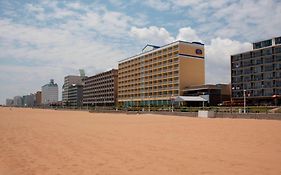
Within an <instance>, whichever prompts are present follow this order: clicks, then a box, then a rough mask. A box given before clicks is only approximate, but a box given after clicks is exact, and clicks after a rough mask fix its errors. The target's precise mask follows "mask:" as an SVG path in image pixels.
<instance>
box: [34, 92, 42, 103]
mask: <svg viewBox="0 0 281 175" xmlns="http://www.w3.org/2000/svg"><path fill="white" fill-rule="evenodd" d="M41 103H42V91H37V92H36V93H35V106H40V105H41Z"/></svg>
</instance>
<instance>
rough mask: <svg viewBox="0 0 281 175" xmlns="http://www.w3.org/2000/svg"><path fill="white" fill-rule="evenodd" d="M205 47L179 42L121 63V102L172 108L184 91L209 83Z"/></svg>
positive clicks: (149, 49)
mask: <svg viewBox="0 0 281 175" xmlns="http://www.w3.org/2000/svg"><path fill="white" fill-rule="evenodd" d="M204 55H205V53H204V44H202V43H199V42H185V41H176V42H173V43H170V44H167V45H164V46H162V47H159V46H153V45H147V46H146V47H145V48H144V49H143V52H142V53H140V54H138V55H135V56H132V57H129V58H127V59H124V60H121V61H119V64H118V102H119V103H120V105H122V106H131V105H133V106H147V105H157V106H162V105H170V104H171V98H173V97H176V96H181V95H183V91H182V90H183V89H184V88H185V87H187V86H191V85H201V84H204V83H205V56H204Z"/></svg>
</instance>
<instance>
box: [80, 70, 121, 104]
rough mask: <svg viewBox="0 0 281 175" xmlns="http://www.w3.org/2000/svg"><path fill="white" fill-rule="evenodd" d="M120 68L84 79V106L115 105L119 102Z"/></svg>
mask: <svg viewBox="0 0 281 175" xmlns="http://www.w3.org/2000/svg"><path fill="white" fill-rule="evenodd" d="M117 83H118V70H116V69H112V70H110V71H106V72H102V73H99V74H97V75H94V76H91V77H87V78H85V80H84V88H83V105H84V106H115V105H116V102H117V88H118V86H117Z"/></svg>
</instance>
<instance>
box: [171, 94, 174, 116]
mask: <svg viewBox="0 0 281 175" xmlns="http://www.w3.org/2000/svg"><path fill="white" fill-rule="evenodd" d="M173 97H174V96H173V94H172V95H171V105H172V108H171V111H172V112H174V101H173Z"/></svg>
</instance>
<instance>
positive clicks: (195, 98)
mask: <svg viewBox="0 0 281 175" xmlns="http://www.w3.org/2000/svg"><path fill="white" fill-rule="evenodd" d="M175 101H176V102H183V101H199V102H203V101H208V99H206V98H203V96H178V97H176V98H175Z"/></svg>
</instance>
